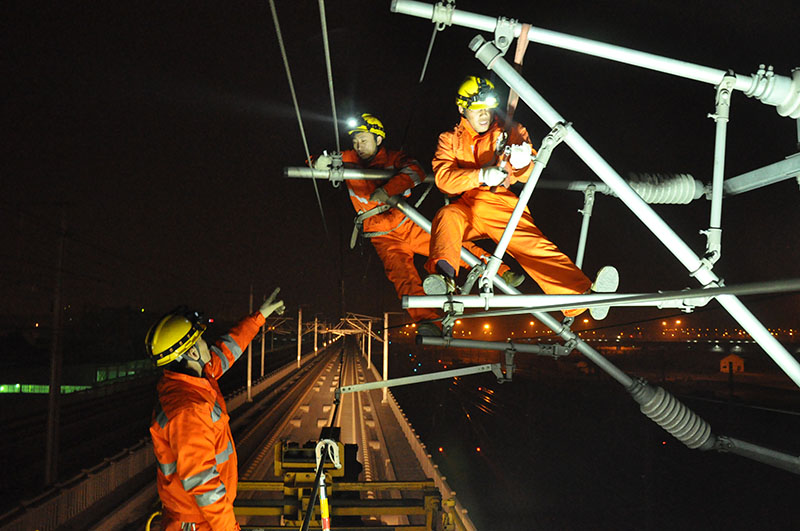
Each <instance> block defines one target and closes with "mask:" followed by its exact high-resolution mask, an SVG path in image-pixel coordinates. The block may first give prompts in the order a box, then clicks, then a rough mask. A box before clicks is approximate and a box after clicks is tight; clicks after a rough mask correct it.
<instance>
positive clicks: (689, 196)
mask: <svg viewBox="0 0 800 531" xmlns="http://www.w3.org/2000/svg"><path fill="white" fill-rule="evenodd" d="M628 184H629V185H630V186H631V188H633V189H634V190H635V191H636V193H637V194H639V196H640V197H641V198H642V199H644V201H645V202H646V203H650V204H664V205H666V204H669V205H685V204H688V203H691V202H692V201H693V200H695V199H699V198H700V197H701V196H702V195H703V192H704V186H703V183H701V182H700V181H697V180H695V178H694V177H692V176H691V175H689V174H688V173H632V174H630V175H629V178H628Z"/></svg>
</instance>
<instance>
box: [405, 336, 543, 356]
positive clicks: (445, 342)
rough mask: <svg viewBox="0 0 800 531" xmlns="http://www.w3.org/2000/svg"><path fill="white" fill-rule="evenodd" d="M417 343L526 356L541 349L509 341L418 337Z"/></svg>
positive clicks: (534, 345)
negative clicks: (509, 352) (504, 351)
mask: <svg viewBox="0 0 800 531" xmlns="http://www.w3.org/2000/svg"><path fill="white" fill-rule="evenodd" d="M417 341H418V342H419V343H422V344H423V345H430V346H434V347H454V348H472V349H479V350H508V349H512V350H514V351H515V352H525V353H527V354H540V353H541V352H542V350H543V349H542V347H541V346H540V345H537V344H530V343H512V342H511V341H505V342H503V341H479V340H477V339H445V338H443V337H433V336H420V337H419V338H418V339H417Z"/></svg>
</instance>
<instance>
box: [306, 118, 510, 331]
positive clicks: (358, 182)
mask: <svg viewBox="0 0 800 531" xmlns="http://www.w3.org/2000/svg"><path fill="white" fill-rule="evenodd" d="M348 134H349V135H350V139H351V140H352V143H353V149H350V150H347V151H344V152H343V153H342V162H343V164H344V166H345V167H350V168H360V169H381V170H384V169H388V170H391V171H393V172H394V175H392V176H391V177H390V178H388V179H386V180H368V179H348V180H347V181H346V183H347V190H348V192H349V194H350V200H351V201H352V203H353V208H354V209H355V211H356V213H357V214H358V216H357V217H356V230H357V231H359V232H362V231H363V236H364V237H366V238H369V239H370V241H372V245H373V246H374V247H375V251H376V252H377V253H378V256H379V257H380V259H381V261H382V262H383V267H384V270H385V272H386V277H387V278H388V279H389V280H390V281H391V282H392V284H394V287H395V291H396V292H397V296H398V297H400V298H402V297H403V295H423V294H424V291H423V289H422V279H421V278H420V276H419V273H418V272H417V268H416V266H415V265H414V254H419V255H422V256H428V249H429V247H430V235H429V234H428V233H427V232H425V231H424V230H423V229H422V228H420V227H419V226H418V225H416V224H414V223H413V222H412V221H410V220H409V219H408V218H406V217H405V216H404V215H403V214H402V213H401V212H400V211H398V210H396V209H394V208H391V207H390V206H389V205H387V204H386V201H387V200H388V199H389V197H392V196H395V195H403V196H406V197H408V196H409V195H410V194H411V190H412V188H414V187H415V186H417V185H418V184H420V183H422V182H423V181H424V180H425V171H424V170H423V169H422V167H421V166H420V165H419V163H418V162H417V161H416V160H414V159H412V158H411V157H409V156H408V155H407V154H406V153H404V152H403V151H394V150H391V149H387V148H386V147H385V146H384V145H383V144H384V141H385V140H386V130H385V129H384V127H383V123H382V122H381V121H380V120H379V119H378V118H377V117H376V116H374V115H372V114H362V115H361V116H360V117H359V118H358V119H357V120H356V121H355V123H353V124H352V125H351V127H350V130H349V131H348ZM330 165H331V157H329V156H327V155H323V156H320V157H319V158H317V161H316V163H315V168H316V169H325V170H326V169H328V168H329V167H330ZM465 247H466V248H467V250H468V251H470V252H471V253H472V254H474V255H475V256H477V257H481V256H488V253H486V251H484V250H483V249H481V248H480V247H478V246H476V245H474V244H472V243H469V242H468V243H467V245H466V246H465ZM459 249H460V246H459ZM455 260H456V263H461V260H460V258H458V257H456V258H455ZM464 266H465V267H466V264H464ZM498 273H500V275H502V276H503V279H504V280H505V281H506V282H507V283H509V284H511V285H513V286H518V285H519V284H520V283H521V282H522V281H523V280H524V277H523V276H522V275H520V274H517V273H514V272H512V271H510V270H509V268H508V266H506V265H501V266H500V269H499V270H498ZM408 313H409V315H410V316H411V318H412V319H413V320H414V321H415V322H419V321H423V320H430V319H438V318H439V317H440V315H439V313H438V312H437V311H436V310H433V309H430V308H409V309H408ZM417 333H418V334H421V335H440V334H441V331H440V330H439V328H438V327H437V326H436V325H434V324H432V323H428V322H425V323H420V324H418V326H417Z"/></svg>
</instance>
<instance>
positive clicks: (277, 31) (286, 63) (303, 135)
mask: <svg viewBox="0 0 800 531" xmlns="http://www.w3.org/2000/svg"><path fill="white" fill-rule="evenodd" d="M269 8H270V11H271V12H272V22H273V24H274V25H275V34H276V35H277V37H278V46H279V47H280V49H281V57H282V58H283V68H284V70H286V80H287V81H288V83H289V92H291V94H292V102H293V103H294V112H295V114H296V115H297V125H298V126H299V127H300V137H301V138H302V140H303V148H304V149H305V152H306V160H307V161H308V165H309V166H311V152H310V151H309V149H308V141H307V140H306V132H305V129H304V128H303V119H302V118H301V117H300V105H299V104H298V103H297V94H296V92H295V90H294V82H292V71H291V68H289V58H288V57H287V55H286V47H285V46H284V44H283V36H282V34H281V25H280V22H279V21H278V11H277V10H276V9H275V0H269ZM312 181H314V194H315V195H316V197H317V205H319V214H320V217H321V218H322V228H323V229H324V230H325V236H326V237H327V236H328V224H327V223H326V222H325V212H324V211H323V210H322V199H320V197H319V190H318V189H317V183H316V179H312Z"/></svg>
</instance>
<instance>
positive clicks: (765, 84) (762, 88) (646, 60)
mask: <svg viewBox="0 0 800 531" xmlns="http://www.w3.org/2000/svg"><path fill="white" fill-rule="evenodd" d="M390 9H391V11H392V12H394V13H401V14H404V15H411V16H416V17H420V18H425V19H429V20H433V15H434V9H433V6H432V5H431V4H426V3H424V2H416V1H414V0H393V1H392V4H391V8H390ZM497 21H498V18H497V17H488V16H485V15H477V14H475V13H469V12H467V11H461V10H458V9H454V10H453V12H452V17H451V19H450V23H451V24H453V25H456V26H463V27H467V28H473V29H477V30H481V31H486V32H489V33H494V31H495V28H496V26H497ZM521 32H522V23H517V24H515V25H514V36H515V37H519V35H520V33H521ZM528 41H530V42H536V43H539V44H545V45H547V46H553V47H556V48H562V49H564V50H571V51H573V52H579V53H583V54H587V55H593V56H595V57H599V58H601V59H610V60H612V61H617V62H620V63H625V64H629V65H632V66H638V67H641V68H646V69H648V70H655V71H657V72H662V73H664V74H671V75H674V76H678V77H682V78H686V79H693V80H695V81H700V82H703V83H709V84H711V85H715V86H716V85H718V84H719V83H720V81H722V78H723V77H724V76H725V75H726V74H727V72H726V71H725V70H720V69H718V68H710V67H707V66H701V65H697V64H693V63H689V62H686V61H679V60H677V59H670V58H668V57H663V56H660V55H655V54H651V53H646V52H641V51H637V50H631V49H629V48H625V47H622V46H616V45H613V44H607V43H604V42H599V41H594V40H591V39H584V38H582V37H575V36H574V35H567V34H565V33H559V32H556V31H550V30H546V29H542V28H537V27H535V26H531V27H530V29H529V30H528ZM796 77H798V75H797V74H796V73H795V74H794V75H793V77H788V76H779V75H772V74H771V73H770V75H768V76H766V75H764V74H763V73H761V70H759V74H754V75H751V76H745V75H737V76H736V85H735V87H734V88H735V89H736V90H740V91H742V92H745V93H746V94H747V95H748V96H751V97H756V98H758V99H759V100H761V101H763V102H764V103H766V104H768V105H772V106H776V107H778V112H779V114H781V116H791V117H792V118H797V117H798V116H796V114H797V113H798V112H800V111H798V107H800V103H799V102H800V93H798V91H797V85H798V84H799V83H800V82H799V81H797V79H795V78H796ZM512 88H513V87H512ZM782 109H783V110H782Z"/></svg>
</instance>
